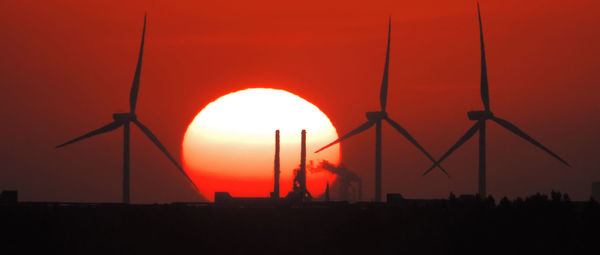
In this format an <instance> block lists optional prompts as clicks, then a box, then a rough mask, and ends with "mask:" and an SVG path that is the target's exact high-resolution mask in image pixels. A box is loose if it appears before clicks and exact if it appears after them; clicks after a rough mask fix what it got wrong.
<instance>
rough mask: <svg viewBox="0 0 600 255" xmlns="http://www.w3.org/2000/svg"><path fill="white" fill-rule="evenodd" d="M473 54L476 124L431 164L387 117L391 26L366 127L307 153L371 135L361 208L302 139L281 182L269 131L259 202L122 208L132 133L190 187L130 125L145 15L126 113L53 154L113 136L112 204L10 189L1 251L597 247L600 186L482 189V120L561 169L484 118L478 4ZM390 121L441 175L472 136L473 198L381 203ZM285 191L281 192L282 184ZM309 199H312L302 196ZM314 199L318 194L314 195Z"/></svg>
mask: <svg viewBox="0 0 600 255" xmlns="http://www.w3.org/2000/svg"><path fill="white" fill-rule="evenodd" d="M477 11H478V18H479V32H480V44H481V84H480V89H481V98H482V102H483V105H484V110H481V111H471V112H468V113H467V115H468V117H469V119H470V120H473V121H475V124H474V125H473V126H472V128H471V129H469V130H468V131H467V132H466V134H465V135H463V136H462V137H461V138H460V139H459V140H458V142H457V143H456V144H455V145H453V146H452V147H451V148H450V149H449V150H448V151H447V152H446V153H445V154H443V156H442V157H440V158H439V159H435V158H434V157H432V156H431V155H430V154H429V153H428V152H427V151H426V150H425V148H423V147H422V146H421V145H420V144H419V143H418V142H417V140H416V139H415V138H414V137H412V136H411V135H410V134H409V132H408V131H406V129H404V128H403V127H402V126H401V125H400V124H398V123H397V122H395V121H394V120H392V119H391V118H389V117H388V115H387V111H386V102H387V90H388V67H389V53H390V35H391V19H390V22H389V24H388V26H389V27H388V40H387V48H386V60H385V67H384V72H383V80H382V84H381V89H380V98H379V102H380V107H381V108H380V109H379V111H375V112H367V113H366V117H367V121H366V122H365V123H363V124H361V125H360V126H358V127H357V128H355V129H354V130H352V131H350V132H348V133H347V134H345V135H343V136H341V137H340V138H339V139H337V140H335V141H332V142H331V143H329V144H327V145H325V146H324V147H322V148H321V149H319V150H318V151H317V152H319V151H322V150H325V149H327V148H328V147H329V146H331V145H334V144H336V143H339V142H341V141H343V140H345V139H348V138H350V137H352V136H354V135H357V134H359V133H361V132H363V131H365V130H367V129H369V128H371V127H372V126H375V129H376V137H375V167H374V168H375V171H374V174H375V192H374V194H375V196H374V199H373V200H372V201H365V200H364V199H363V189H362V185H363V181H362V179H361V178H360V177H359V176H358V175H357V174H356V173H354V172H353V171H351V170H350V169H349V168H348V167H347V166H345V165H344V164H339V165H334V164H331V163H330V162H327V161H322V162H308V164H307V159H306V153H307V151H306V150H307V148H306V137H307V135H310V133H307V132H306V130H302V131H301V133H300V134H299V139H300V140H301V144H300V146H301V150H300V154H301V155H300V162H299V165H298V168H297V169H294V170H293V171H294V175H293V178H292V179H291V180H282V179H281V178H280V177H281V172H282V171H287V170H290V169H283V170H282V169H281V165H280V153H281V151H280V130H273V131H274V134H275V136H274V138H275V139H274V159H273V163H274V164H273V189H272V191H271V192H270V194H265V196H264V197H234V196H231V195H230V194H229V193H228V192H227V190H223V191H219V192H216V193H215V194H214V203H209V202H195V203H184V202H178V203H171V204H130V202H131V201H130V187H129V181H130V179H129V170H130V169H129V140H130V130H129V128H130V124H131V123H133V124H135V125H137V126H138V127H139V128H140V129H141V130H142V132H143V133H144V134H145V135H146V136H147V137H148V138H149V139H150V140H151V141H152V142H153V143H154V144H155V145H156V146H157V147H158V148H159V149H160V150H161V151H162V152H163V154H165V155H166V156H167V157H168V158H169V160H170V161H171V162H172V163H173V164H174V165H175V167H176V168H177V169H178V170H179V171H180V172H181V173H182V174H183V175H184V177H185V178H186V179H187V181H188V182H189V183H190V184H191V188H192V189H194V190H196V191H197V187H196V186H195V184H194V183H193V182H192V180H191V179H190V177H189V176H188V175H187V174H186V173H185V171H184V170H183V168H182V167H181V166H180V164H179V163H178V162H177V160H175V159H174V158H173V157H172V156H171V154H170V153H169V152H168V151H167V149H166V148H165V147H164V146H163V145H162V144H161V142H160V141H159V140H158V138H157V137H156V136H155V135H154V134H153V133H152V132H151V131H150V130H149V129H148V128H147V127H146V126H145V125H143V124H142V123H141V122H140V121H139V120H137V116H136V112H135V110H136V102H137V95H138V91H139V86H140V76H141V66H142V56H143V48H144V40H145V33H146V17H144V28H143V32H142V39H141V46H140V52H139V57H138V62H137V67H136V71H135V75H134V79H133V84H132V87H131V93H130V111H129V112H127V113H115V114H113V119H114V121H113V122H111V123H110V124H107V125H105V126H103V127H101V128H99V129H96V130H94V131H92V132H89V133H87V134H84V135H82V136H80V137H77V138H75V139H73V140H70V141H68V142H66V143H63V144H61V145H59V146H57V148H60V147H63V146H66V145H69V144H71V143H75V142H77V141H80V140H83V139H86V138H89V137H93V136H96V135H99V134H103V133H107V132H110V131H113V130H116V129H117V128H119V127H121V126H123V128H124V140H123V197H122V203H62V202H54V203H51V202H19V201H18V193H17V192H16V191H3V192H2V193H1V195H0V226H2V229H3V232H4V233H6V234H8V235H7V236H6V237H4V238H2V239H1V240H2V241H0V245H1V246H2V248H1V250H2V251H4V252H7V254H13V253H28V252H30V251H31V252H33V251H36V250H39V249H42V250H44V251H45V252H46V253H48V252H49V253H60V254H90V253H92V254H96V253H97V254H107V253H108V254H132V253H133V254H142V253H144V254H165V253H169V254H172V253H184V252H186V253H187V252H190V251H196V252H204V253H208V254H356V253H366V254H382V253H383V254H388V253H409V254H416V253H418V254H461V253H467V254H469V253H475V252H477V253H484V254H506V253H515V252H517V253H532V254H541V253H566V254H573V253H575V254H580V253H584V252H587V251H589V250H593V249H596V248H597V240H598V237H600V234H599V233H598V229H600V205H599V204H598V202H597V200H598V199H600V183H593V184H592V192H593V194H592V197H591V198H590V200H589V201H571V199H570V197H569V195H568V194H566V193H561V192H559V191H553V192H552V193H551V194H550V196H547V195H544V194H539V193H537V194H534V195H531V196H528V197H525V198H520V197H519V198H516V199H514V200H512V201H511V200H509V199H508V198H506V197H504V198H502V199H500V200H499V201H496V200H495V199H494V198H493V197H492V196H490V195H489V194H487V191H486V177H485V176H486V121H487V120H492V121H494V122H496V123H498V124H499V125H500V126H502V127H504V128H506V129H508V130H509V131H511V132H512V133H514V134H516V135H517V136H519V137H521V138H523V139H525V140H527V141H529V142H530V143H532V144H533V145H535V146H537V147H538V148H540V149H542V150H544V151H546V152H547V153H549V154H550V155H551V156H552V157H554V158H556V159H558V160H559V161H560V162H562V163H563V164H565V165H567V166H569V164H568V163H567V162H566V161H565V160H563V159H562V158H561V157H559V156H558V155H557V154H555V153H554V152H552V151H550V150H549V149H548V148H547V147H545V146H543V145H542V144H541V143H539V142H538V141H536V140H534V139H533V138H531V137H530V136H529V135H527V134H525V132H523V131H521V130H520V129H519V128H517V127H516V126H515V125H514V124H512V123H510V122H508V121H506V120H504V119H501V118H499V117H497V116H495V115H494V114H493V113H492V111H491V108H490V100H489V89H488V79H487V67H486V58H485V47H484V41H483V25H482V21H481V14H480V10H479V4H477ZM383 121H386V122H388V123H389V124H390V125H391V126H392V127H393V128H394V129H395V130H396V131H398V132H399V133H400V134H401V135H402V136H403V137H404V138H406V139H407V140H408V141H409V142H410V143H412V144H413V145H414V146H415V147H417V149H418V150H420V151H421V152H422V153H423V154H424V155H425V156H426V157H427V158H428V159H429V160H431V162H432V163H433V165H432V166H431V167H430V168H429V169H427V170H426V171H425V172H424V175H427V174H428V173H429V172H431V171H432V170H434V169H435V168H437V169H439V170H440V171H442V172H443V173H445V174H446V175H448V171H446V169H445V168H443V167H442V165H441V163H442V161H443V160H444V159H446V158H447V157H448V156H449V155H451V153H452V152H454V151H455V150H456V149H457V148H458V147H460V146H461V145H462V144H463V143H464V142H466V141H467V140H468V139H470V138H471V137H473V136H474V135H475V133H476V132H479V136H480V137H479V182H478V184H479V189H478V192H477V193H476V194H462V195H458V196H457V195H455V194H453V193H450V194H449V196H448V198H446V199H411V198H406V197H404V196H403V195H402V194H385V198H386V199H385V200H386V201H383V200H384V194H383V191H382V190H383V189H382V178H383V177H382V169H383V167H382V152H381V150H382V122H383ZM313 171H328V172H330V173H331V174H334V175H336V176H337V178H336V179H335V181H334V182H332V183H327V185H326V187H325V190H315V189H311V188H312V187H311V184H310V183H307V174H309V173H311V172H313ZM286 181H289V182H292V183H293V186H292V190H291V191H290V192H289V193H287V194H281V189H280V183H281V182H286ZM311 190H312V193H311ZM321 193H322V195H316V194H321Z"/></svg>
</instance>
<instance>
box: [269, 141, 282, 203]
mask: <svg viewBox="0 0 600 255" xmlns="http://www.w3.org/2000/svg"><path fill="white" fill-rule="evenodd" d="M274 170H275V173H274V174H275V177H274V181H275V183H274V185H273V194H271V197H272V198H275V199H279V174H280V173H281V171H280V168H279V130H275V166H274Z"/></svg>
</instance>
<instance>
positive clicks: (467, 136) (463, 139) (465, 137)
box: [423, 122, 479, 175]
mask: <svg viewBox="0 0 600 255" xmlns="http://www.w3.org/2000/svg"><path fill="white" fill-rule="evenodd" d="M478 129H479V122H476V123H475V125H473V126H472V127H471V128H470V129H469V130H467V132H466V133H465V134H464V135H463V136H462V137H461V138H460V139H458V141H457V142H456V144H454V145H453V146H452V147H450V149H449V150H448V151H447V152H446V153H444V155H442V157H441V158H440V159H438V161H437V162H435V163H434V164H433V166H431V167H430V168H429V169H427V171H425V173H423V175H427V174H428V173H429V172H431V170H433V168H435V167H436V166H438V165H439V164H440V163H442V161H444V159H446V158H447V157H448V156H450V154H452V152H454V151H455V150H456V149H458V147H460V146H461V145H463V143H465V142H466V141H467V140H469V139H470V138H471V137H473V135H474V134H475V133H477V130H478Z"/></svg>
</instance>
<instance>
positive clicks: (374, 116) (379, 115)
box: [365, 112, 388, 121]
mask: <svg viewBox="0 0 600 255" xmlns="http://www.w3.org/2000/svg"><path fill="white" fill-rule="evenodd" d="M365 115H366V116H367V119H368V120H369V121H377V120H381V119H386V118H387V117H388V115H387V112H367V113H365Z"/></svg>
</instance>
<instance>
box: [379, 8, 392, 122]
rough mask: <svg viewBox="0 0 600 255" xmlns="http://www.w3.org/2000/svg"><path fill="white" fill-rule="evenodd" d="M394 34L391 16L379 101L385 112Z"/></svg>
mask: <svg viewBox="0 0 600 255" xmlns="http://www.w3.org/2000/svg"><path fill="white" fill-rule="evenodd" d="M391 35H392V17H390V20H389V24H388V41H387V49H386V52H385V67H384V68H383V79H382V81H381V91H380V94H379V103H380V104H381V111H382V112H385V107H386V105H387V93H388V73H389V67H390V38H391Z"/></svg>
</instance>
